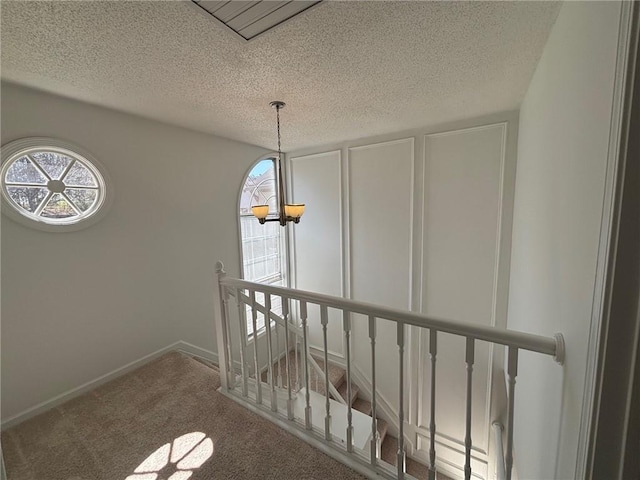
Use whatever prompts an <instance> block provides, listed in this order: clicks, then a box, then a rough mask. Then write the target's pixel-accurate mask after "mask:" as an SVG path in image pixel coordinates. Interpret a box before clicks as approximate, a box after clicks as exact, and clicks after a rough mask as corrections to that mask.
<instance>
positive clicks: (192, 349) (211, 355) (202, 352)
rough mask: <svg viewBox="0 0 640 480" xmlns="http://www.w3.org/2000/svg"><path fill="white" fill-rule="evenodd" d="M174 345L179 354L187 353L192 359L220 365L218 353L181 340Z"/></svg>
mask: <svg viewBox="0 0 640 480" xmlns="http://www.w3.org/2000/svg"><path fill="white" fill-rule="evenodd" d="M173 345H175V348H174V350H177V351H178V352H181V353H186V354H187V355H191V356H192V357H198V358H200V359H202V360H206V361H207V362H211V363H213V364H214V365H218V354H217V353H216V352H212V351H211V350H207V349H205V348H201V347H198V346H196V345H193V344H191V343H188V342H185V341H183V340H180V341H178V342H176V343H174V344H173ZM239 365H240V363H239V362H238V366H239Z"/></svg>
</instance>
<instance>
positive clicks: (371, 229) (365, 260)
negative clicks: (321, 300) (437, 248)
mask: <svg viewBox="0 0 640 480" xmlns="http://www.w3.org/2000/svg"><path fill="white" fill-rule="evenodd" d="M413 160H414V158H413V138H409V139H403V140H397V141H392V142H386V143H379V144H374V145H367V146H364V147H357V148H351V149H349V202H350V242H351V243H350V246H351V247H350V255H351V297H352V298H353V299H355V300H360V301H365V302H370V303H374V304H379V305H385V306H388V307H395V308H400V309H403V310H409V309H410V307H411V293H410V292H411V242H412V228H411V227H412V224H413V223H412V212H413V209H412V203H413V171H414V170H413ZM353 329H354V339H355V341H354V345H353V348H354V354H355V355H354V356H355V360H356V362H357V365H358V367H359V368H360V369H361V370H362V371H363V372H364V373H365V375H367V376H368V377H369V378H370V349H369V336H368V324H367V320H366V318H362V317H361V316H356V317H355V318H354V322H353ZM397 351H398V348H397V345H396V326H395V324H393V323H392V322H388V321H383V320H378V349H377V352H378V358H377V365H376V371H377V376H378V386H379V389H378V391H379V393H380V394H381V395H382V396H383V397H384V398H385V400H386V401H387V402H389V403H391V404H392V405H394V407H395V408H397V403H398V400H397V396H398V378H399V377H398V355H397Z"/></svg>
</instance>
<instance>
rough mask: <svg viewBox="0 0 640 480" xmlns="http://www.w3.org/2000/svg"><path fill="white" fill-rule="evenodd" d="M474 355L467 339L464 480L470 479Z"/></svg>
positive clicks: (473, 345)
mask: <svg viewBox="0 0 640 480" xmlns="http://www.w3.org/2000/svg"><path fill="white" fill-rule="evenodd" d="M474 355H475V343H474V339H473V338H471V337H467V351H466V359H465V361H466V363H467V425H466V435H465V437H464V452H465V455H464V458H465V463H464V478H465V480H470V479H471V403H472V402H471V400H472V382H473V362H474Z"/></svg>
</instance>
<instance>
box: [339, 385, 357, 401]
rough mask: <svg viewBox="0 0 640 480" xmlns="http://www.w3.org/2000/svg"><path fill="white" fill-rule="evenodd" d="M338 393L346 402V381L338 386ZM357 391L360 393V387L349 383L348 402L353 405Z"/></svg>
mask: <svg viewBox="0 0 640 480" xmlns="http://www.w3.org/2000/svg"><path fill="white" fill-rule="evenodd" d="M338 393H339V394H340V396H341V397H342V398H344V399H345V400H346V401H347V402H348V401H349V399H348V398H347V382H344V383H343V384H342V385H340V388H338ZM358 393H360V389H359V388H358V387H357V386H356V385H354V384H353V383H352V384H351V402H350V405H351V406H353V402H355V400H356V398H358Z"/></svg>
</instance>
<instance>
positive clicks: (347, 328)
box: [325, 310, 353, 453]
mask: <svg viewBox="0 0 640 480" xmlns="http://www.w3.org/2000/svg"><path fill="white" fill-rule="evenodd" d="M342 328H343V330H344V337H345V344H346V347H347V398H346V399H345V400H346V401H347V452H349V453H351V452H353V412H352V411H351V316H350V315H349V312H347V311H346V310H343V311H342ZM326 367H327V366H326V365H325V368H326Z"/></svg>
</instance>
